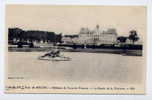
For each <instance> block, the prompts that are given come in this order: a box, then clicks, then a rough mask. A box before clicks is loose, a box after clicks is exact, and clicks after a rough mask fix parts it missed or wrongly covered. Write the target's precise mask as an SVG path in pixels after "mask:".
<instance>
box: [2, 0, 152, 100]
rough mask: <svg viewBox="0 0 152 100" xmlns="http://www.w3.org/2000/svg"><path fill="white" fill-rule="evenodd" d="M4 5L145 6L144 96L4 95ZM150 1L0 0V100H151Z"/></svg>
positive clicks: (151, 23) (151, 3) (151, 9)
mask: <svg viewBox="0 0 152 100" xmlns="http://www.w3.org/2000/svg"><path fill="white" fill-rule="evenodd" d="M5 4H51V5H53V4H54V5H146V6H147V7H148V14H147V18H148V21H147V23H148V27H147V29H148V30H147V32H148V35H147V39H148V43H147V47H148V48H147V55H148V57H147V58H148V60H147V82H146V84H147V85H146V95H71V94H4V93H3V90H4V81H3V79H4V66H5V64H4V56H5V55H4V51H5V50H4V46H5V42H4V38H5V37H4V33H5V31H4V30H5ZM151 43H152V1H151V0H6V1H4V0H0V100H8V99H11V100H27V99H29V100H30V99H31V100H33V99H36V100H43V99H44V98H45V100H58V99H62V100H67V99H73V100H101V99H103V100H122V99H123V100H152V67H151V66H152V61H151V60H152V45H151Z"/></svg>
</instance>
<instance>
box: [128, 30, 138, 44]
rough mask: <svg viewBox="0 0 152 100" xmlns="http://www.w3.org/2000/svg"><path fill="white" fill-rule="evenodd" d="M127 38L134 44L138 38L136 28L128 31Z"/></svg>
mask: <svg viewBox="0 0 152 100" xmlns="http://www.w3.org/2000/svg"><path fill="white" fill-rule="evenodd" d="M128 38H129V40H130V41H132V43H133V44H134V43H135V42H136V41H138V40H139V37H138V35H137V31H136V30H131V31H130V35H129V37H128Z"/></svg>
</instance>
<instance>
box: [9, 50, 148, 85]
mask: <svg viewBox="0 0 152 100" xmlns="http://www.w3.org/2000/svg"><path fill="white" fill-rule="evenodd" d="M43 54H45V52H9V53H8V62H9V63H8V76H9V77H24V79H26V80H48V81H74V82H91V81H94V82H132V83H136V82H141V80H142V79H143V73H144V72H143V69H144V67H145V66H144V59H143V57H138V56H122V55H118V54H106V53H84V52H63V53H62V55H64V56H66V57H70V58H72V60H71V61H46V60H38V59H37V58H38V57H39V56H40V55H43Z"/></svg>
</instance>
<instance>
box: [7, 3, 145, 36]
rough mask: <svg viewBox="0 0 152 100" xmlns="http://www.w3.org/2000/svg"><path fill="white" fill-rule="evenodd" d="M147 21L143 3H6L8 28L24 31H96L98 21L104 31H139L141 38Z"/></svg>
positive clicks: (126, 33)
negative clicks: (83, 4) (62, 4)
mask: <svg viewBox="0 0 152 100" xmlns="http://www.w3.org/2000/svg"><path fill="white" fill-rule="evenodd" d="M146 21H147V20H146V7H144V6H61V5H60V6H53V5H7V6H6V28H13V27H19V28H22V29H24V30H44V31H53V32H56V33H63V34H77V33H79V31H80V28H82V27H87V28H89V29H90V30H93V29H94V28H95V27H96V25H97V24H98V25H99V26H100V29H101V30H106V29H107V28H115V29H116V30H117V33H118V35H120V36H128V35H129V31H130V30H132V29H134V30H137V32H138V35H139V36H140V38H141V39H142V38H143V37H144V36H145V34H146Z"/></svg>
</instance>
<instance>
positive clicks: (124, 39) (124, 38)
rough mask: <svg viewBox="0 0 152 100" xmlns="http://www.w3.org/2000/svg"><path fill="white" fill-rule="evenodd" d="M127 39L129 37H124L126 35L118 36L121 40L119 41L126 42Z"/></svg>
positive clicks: (118, 39)
mask: <svg viewBox="0 0 152 100" xmlns="http://www.w3.org/2000/svg"><path fill="white" fill-rule="evenodd" d="M126 40H127V37H124V36H119V37H117V41H119V43H121V44H122V43H125V42H126Z"/></svg>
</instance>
